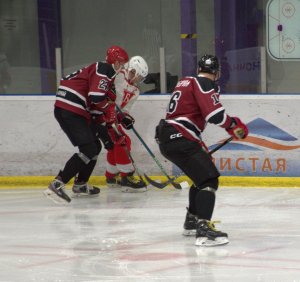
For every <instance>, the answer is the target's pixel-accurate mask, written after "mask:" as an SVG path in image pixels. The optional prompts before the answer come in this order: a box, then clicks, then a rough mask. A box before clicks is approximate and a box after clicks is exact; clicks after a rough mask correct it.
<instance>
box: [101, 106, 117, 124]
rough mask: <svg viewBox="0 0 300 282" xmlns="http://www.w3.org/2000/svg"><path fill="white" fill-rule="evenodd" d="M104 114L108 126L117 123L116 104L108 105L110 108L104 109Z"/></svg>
mask: <svg viewBox="0 0 300 282" xmlns="http://www.w3.org/2000/svg"><path fill="white" fill-rule="evenodd" d="M103 113H104V120H105V122H106V123H107V124H113V123H115V122H116V120H117V115H116V107H115V103H110V104H108V106H107V107H105V108H104V109H103Z"/></svg>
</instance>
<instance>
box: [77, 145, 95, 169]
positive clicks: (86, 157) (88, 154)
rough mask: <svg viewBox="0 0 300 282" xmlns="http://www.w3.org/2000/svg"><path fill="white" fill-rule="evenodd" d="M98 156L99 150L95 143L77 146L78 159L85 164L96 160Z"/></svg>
mask: <svg viewBox="0 0 300 282" xmlns="http://www.w3.org/2000/svg"><path fill="white" fill-rule="evenodd" d="M98 154H99V149H98V146H97V145H96V143H88V144H84V145H80V146H79V153H78V156H79V158H80V159H81V160H82V161H83V162H84V163H85V164H88V163H89V162H90V161H91V160H94V159H95V158H96V159H97V157H98Z"/></svg>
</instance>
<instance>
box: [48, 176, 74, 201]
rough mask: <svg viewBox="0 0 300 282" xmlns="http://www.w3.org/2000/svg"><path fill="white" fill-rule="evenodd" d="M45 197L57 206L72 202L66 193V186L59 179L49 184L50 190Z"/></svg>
mask: <svg viewBox="0 0 300 282" xmlns="http://www.w3.org/2000/svg"><path fill="white" fill-rule="evenodd" d="M44 195H45V196H46V197H47V198H49V199H51V200H52V201H53V202H54V203H56V204H61V203H66V202H67V203H70V202H71V199H70V197H69V196H68V194H67V193H66V192H65V184H64V183H63V182H62V181H61V180H59V179H54V180H53V181H52V182H51V183H50V184H49V186H48V189H47V190H45V191H44Z"/></svg>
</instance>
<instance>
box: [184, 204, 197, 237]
mask: <svg viewBox="0 0 300 282" xmlns="http://www.w3.org/2000/svg"><path fill="white" fill-rule="evenodd" d="M196 224H197V216H196V215H194V214H191V213H190V212H189V210H188V209H187V212H186V217H185V221H184V224H183V232H182V235H184V236H195V235H196V229H197V227H196Z"/></svg>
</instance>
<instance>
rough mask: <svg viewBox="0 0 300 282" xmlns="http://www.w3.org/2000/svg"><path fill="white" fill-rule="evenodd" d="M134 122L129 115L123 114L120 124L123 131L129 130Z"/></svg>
mask: <svg viewBox="0 0 300 282" xmlns="http://www.w3.org/2000/svg"><path fill="white" fill-rule="evenodd" d="M134 122H135V120H134V118H133V117H132V116H131V115H129V114H127V113H124V117H123V118H122V119H121V124H122V126H123V127H124V128H125V129H131V128H132V127H133V124H134Z"/></svg>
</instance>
